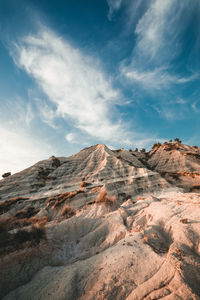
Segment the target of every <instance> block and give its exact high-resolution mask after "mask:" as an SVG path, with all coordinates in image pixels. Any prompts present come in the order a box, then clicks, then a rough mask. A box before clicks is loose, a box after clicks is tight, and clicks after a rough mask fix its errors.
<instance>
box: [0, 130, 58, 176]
mask: <svg viewBox="0 0 200 300" xmlns="http://www.w3.org/2000/svg"><path fill="white" fill-rule="evenodd" d="M0 136H1V138H0V176H1V175H2V174H3V173H5V172H10V171H11V172H12V173H16V172H19V171H21V170H23V169H24V168H27V167H30V166H31V165H32V164H35V163H36V162H37V161H38V160H41V159H47V158H48V157H49V156H51V155H52V154H54V153H53V152H52V149H51V147H49V146H48V145H46V144H45V143H44V142H41V141H38V142H36V141H33V139H32V137H31V136H27V135H25V134H23V132H20V131H18V132H17V131H14V130H10V129H7V128H6V129H5V128H3V127H2V126H1V128H0Z"/></svg>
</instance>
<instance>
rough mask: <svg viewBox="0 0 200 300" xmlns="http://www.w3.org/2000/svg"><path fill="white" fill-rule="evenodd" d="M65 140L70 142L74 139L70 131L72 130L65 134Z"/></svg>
mask: <svg viewBox="0 0 200 300" xmlns="http://www.w3.org/2000/svg"><path fill="white" fill-rule="evenodd" d="M65 138H66V140H67V141H68V142H69V143H71V142H73V141H74V139H75V135H74V134H73V133H72V132H70V133H68V134H66V137H65Z"/></svg>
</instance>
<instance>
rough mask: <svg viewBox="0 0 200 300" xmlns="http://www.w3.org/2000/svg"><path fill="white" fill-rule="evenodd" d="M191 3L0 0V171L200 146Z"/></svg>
mask: <svg viewBox="0 0 200 300" xmlns="http://www.w3.org/2000/svg"><path fill="white" fill-rule="evenodd" d="M199 113H200V2H199V0H182V1H179V0H148V1H147V0H143V1H141V0H115V1H114V0H107V1H106V0H84V1H83V0H76V1H75V0H67V1H66V0H65V1H64V0H63V1H62V0H60V1H53V0H51V1H50V0H48V1H47V0H40V1H38V0H34V1H33V0H32V1H31V0H26V1H25V0H24V1H23V0H18V1H14V0H7V1H3V0H0V137H1V139H0V160H1V161H0V172H2V173H3V172H6V171H11V172H16V171H19V170H22V169H23V168H25V167H28V166H30V165H31V164H33V163H35V162H37V161H38V160H41V159H46V158H48V157H49V156H51V155H56V156H68V155H71V154H73V153H75V152H77V151H79V150H80V149H82V148H84V147H87V146H89V145H92V144H97V143H104V144H106V145H108V146H109V147H111V148H119V147H125V148H127V149H129V148H132V149H134V148H135V147H138V148H141V147H145V148H147V149H150V147H151V145H152V144H153V143H154V142H158V141H160V142H163V141H165V140H169V139H171V138H176V137H179V138H180V139H181V140H182V141H183V142H184V143H187V144H190V145H197V146H200V143H199V137H200V132H199V120H200V118H199Z"/></svg>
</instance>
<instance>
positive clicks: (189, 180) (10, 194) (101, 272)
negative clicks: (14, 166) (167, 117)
mask: <svg viewBox="0 0 200 300" xmlns="http://www.w3.org/2000/svg"><path fill="white" fill-rule="evenodd" d="M199 190H200V148H198V147H194V146H187V145H183V144H181V143H180V142H175V143H164V144H162V145H160V144H159V145H158V146H156V147H154V148H153V150H151V151H149V152H144V151H142V152H138V151H131V150H129V151H127V150H124V149H119V150H111V149H109V148H108V147H106V146H105V145H102V144H100V145H96V146H92V147H89V148H85V149H83V150H82V151H80V152H79V153H77V154H75V155H72V156H70V157H57V158H56V157H54V156H52V157H50V158H49V159H48V160H44V161H40V162H38V163H36V164H35V165H34V166H32V167H30V168H28V169H25V170H24V171H22V172H19V173H17V174H14V175H12V176H9V177H6V178H4V179H2V180H1V181H0V270H1V272H0V298H1V299H4V300H8V299H9V300H11V299H20V300H23V299H24V300H27V299H31V300H32V299H34V300H36V299H37V300H38V299H52V300H55V299H58V300H64V299H67V300H68V299H69V300H72V299H73V300H74V299H79V300H92V299H95V300H100V299H101V300H102V299H106V300H107V299H108V300H112V299H113V300H115V299H119V300H121V299H126V300H128V299H129V300H132V299H135V300H136V299H137V300H138V299H146V300H147V299H160V298H163V299H166V300H167V299H200V226H199V225H200V194H199Z"/></svg>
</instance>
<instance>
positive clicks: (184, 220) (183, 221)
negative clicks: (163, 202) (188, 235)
mask: <svg viewBox="0 0 200 300" xmlns="http://www.w3.org/2000/svg"><path fill="white" fill-rule="evenodd" d="M179 222H180V223H182V224H187V223H188V219H181V220H179Z"/></svg>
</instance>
